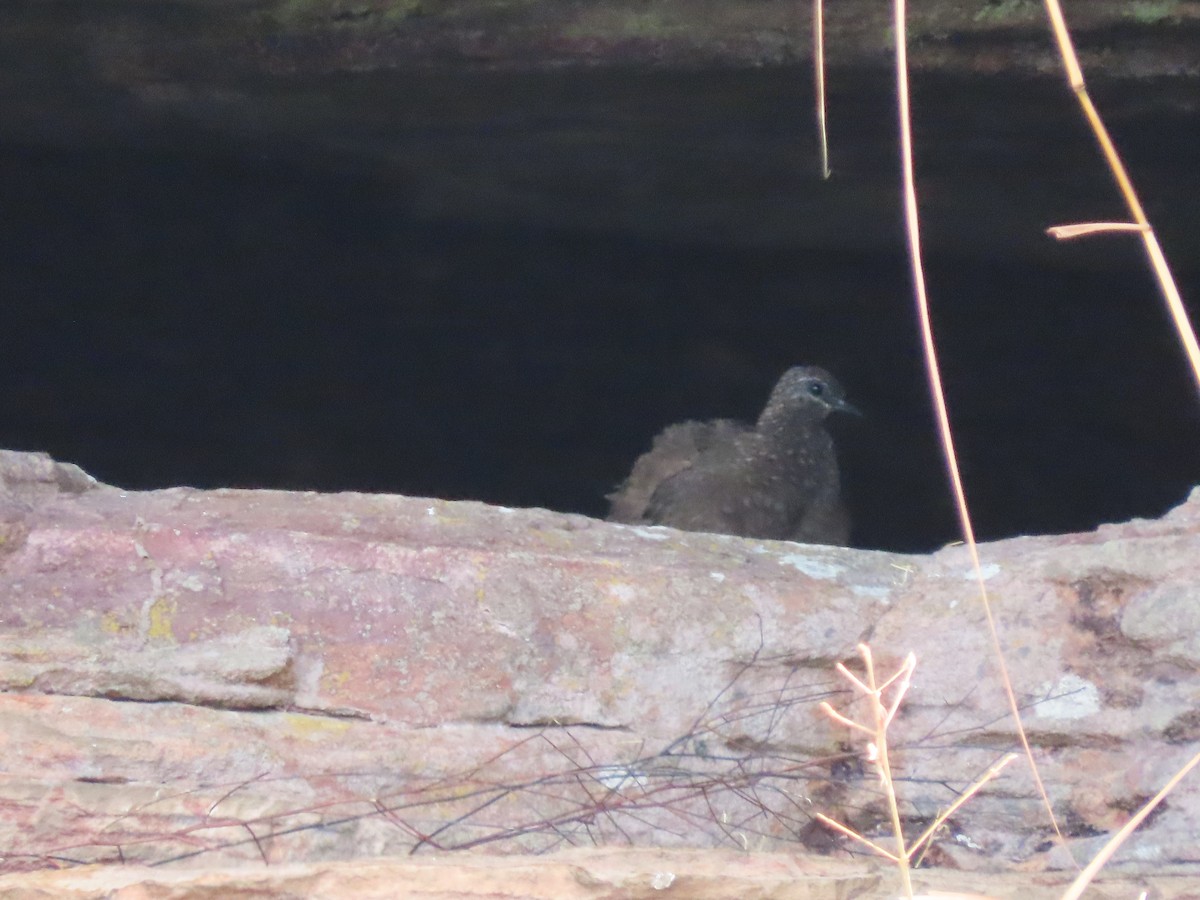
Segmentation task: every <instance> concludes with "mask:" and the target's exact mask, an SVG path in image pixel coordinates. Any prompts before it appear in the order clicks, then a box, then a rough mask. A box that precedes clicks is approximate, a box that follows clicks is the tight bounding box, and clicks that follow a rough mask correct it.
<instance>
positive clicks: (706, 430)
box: [608, 419, 747, 522]
mask: <svg viewBox="0 0 1200 900" xmlns="http://www.w3.org/2000/svg"><path fill="white" fill-rule="evenodd" d="M746 430H747V429H746V426H744V425H742V424H740V423H738V422H735V421H733V420H731V419H715V420H713V421H711V422H695V421H692V422H680V423H679V424H677V425H670V426H668V427H667V428H664V429H663V430H662V431H661V432H660V433H659V435H658V436H657V437H656V438H655V439H654V443H653V445H652V446H651V447H650V449H649V450H648V451H647V452H646V453H643V454H642V455H641V456H639V457H638V459H637V462H635V463H634V464H633V470H632V471H631V472H630V473H629V477H628V478H626V479H625V481H624V483H622V485H621V486H620V487H619V488H617V489H616V490H615V491H614V492H613V493H611V494H609V495H608V500H609V503H610V505H609V513H608V518H609V521H612V522H643V521H646V519H647V507H648V506H649V504H650V499H651V497H653V496H654V494H655V492H656V491H657V490H658V489H659V486H660V485H662V484H663V483H664V482H666V481H669V480H670V479H672V478H674V477H675V476H676V475H678V474H679V473H680V472H683V471H685V470H686V469H688V468H690V467H691V466H693V465H695V463H696V460H697V459H698V458H699V457H700V456H701V455H702V454H705V453H710V452H712V451H713V450H714V449H719V448H720V447H721V446H723V445H725V444H729V443H732V441H733V440H734V438H735V437H736V436H737V435H738V434H742V433H744V432H745V431H746Z"/></svg>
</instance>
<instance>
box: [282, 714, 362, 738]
mask: <svg viewBox="0 0 1200 900" xmlns="http://www.w3.org/2000/svg"><path fill="white" fill-rule="evenodd" d="M283 720H284V721H285V722H287V725H288V728H290V729H291V731H292V733H293V734H297V735H300V736H302V737H312V736H314V735H320V734H341V733H342V732H344V731H346V730H347V729H348V728H349V727H350V723H349V722H347V721H345V720H343V719H330V718H326V717H324V716H306V715H304V714H302V713H284V714H283Z"/></svg>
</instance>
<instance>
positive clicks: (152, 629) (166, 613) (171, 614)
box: [146, 597, 179, 641]
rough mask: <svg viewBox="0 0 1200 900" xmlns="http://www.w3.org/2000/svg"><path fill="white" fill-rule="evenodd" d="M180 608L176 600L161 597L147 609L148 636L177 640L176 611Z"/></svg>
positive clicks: (163, 639)
mask: <svg viewBox="0 0 1200 900" xmlns="http://www.w3.org/2000/svg"><path fill="white" fill-rule="evenodd" d="M178 608H179V604H177V603H176V602H175V601H174V600H169V599H167V598H166V597H159V598H158V599H157V600H155V601H154V602H153V603H151V604H150V608H149V609H148V610H146V637H148V638H151V639H152V640H162V641H174V640H175V628H174V621H175V612H176V610H177V609H178Z"/></svg>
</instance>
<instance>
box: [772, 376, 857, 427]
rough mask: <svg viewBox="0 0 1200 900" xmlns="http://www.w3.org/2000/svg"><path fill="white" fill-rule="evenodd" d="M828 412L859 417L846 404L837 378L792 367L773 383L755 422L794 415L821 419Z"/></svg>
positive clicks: (848, 404) (852, 406)
mask: <svg viewBox="0 0 1200 900" xmlns="http://www.w3.org/2000/svg"><path fill="white" fill-rule="evenodd" d="M832 412H845V413H851V414H852V415H856V416H861V415H862V413H861V412H860V411H859V410H858V408H857V407H856V406H854V405H853V404H851V403H848V402H847V401H846V395H845V392H844V391H843V390H842V386H841V385H840V384H838V382H837V379H836V378H834V377H833V376H832V375H830V374H829V373H828V372H826V371H825V370H824V369H822V368H820V367H819V366H794V367H793V368H791V369H788V370H787V371H786V372H784V373H783V375H782V377H780V379H779V381H778V382H776V384H775V389H774V390H772V391H771V396H770V398H769V399H768V400H767V405H766V407H765V408H764V409H763V413H762V416H761V417H760V418H759V422H763V421H765V420H770V419H774V418H777V417H780V416H786V417H790V416H794V415H798V414H799V415H804V416H806V417H812V418H816V419H823V418H825V417H826V416H827V415H829V414H830V413H832Z"/></svg>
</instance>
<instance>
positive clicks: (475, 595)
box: [0, 452, 1200, 897]
mask: <svg viewBox="0 0 1200 900" xmlns="http://www.w3.org/2000/svg"><path fill="white" fill-rule="evenodd" d="M983 556H984V563H985V574H986V576H987V584H988V588H989V591H990V593H991V596H992V600H993V603H994V609H995V612H996V615H997V617H998V620H999V623H1000V627H1001V629H1002V639H1003V641H1004V643H1005V646H1006V650H1007V654H1008V659H1009V662H1010V665H1011V667H1012V670H1013V675H1014V679H1015V687H1016V690H1017V692H1018V695H1019V696H1020V697H1021V699H1022V701H1023V703H1024V705H1025V707H1026V710H1027V711H1026V725H1027V728H1028V730H1029V733H1030V736H1031V739H1032V741H1033V743H1034V746H1035V751H1036V753H1037V755H1038V760H1039V763H1040V766H1041V772H1042V776H1043V779H1044V780H1045V782H1046V785H1047V788H1048V790H1049V792H1050V795H1051V799H1052V801H1053V803H1054V806H1055V810H1056V813H1057V814H1058V817H1059V820H1060V823H1061V824H1062V826H1063V828H1064V831H1065V832H1066V834H1067V835H1068V841H1067V843H1068V846H1067V847H1066V848H1063V847H1061V846H1056V845H1055V842H1054V841H1053V840H1051V837H1050V829H1049V824H1048V822H1047V821H1046V818H1045V815H1044V814H1043V813H1041V812H1040V805H1039V803H1038V801H1037V800H1036V799H1035V795H1034V790H1033V786H1032V783H1031V779H1030V778H1029V776H1028V773H1027V772H1026V771H1025V769H1024V768H1023V767H1022V766H1020V765H1013V766H1010V767H1009V769H1008V770H1007V771H1006V772H1005V774H1004V775H1003V776H1002V777H1001V778H1000V779H999V780H998V781H997V782H995V783H993V785H992V786H991V787H990V788H989V789H987V790H985V791H984V792H983V793H982V794H981V795H980V796H978V797H976V798H974V799H973V800H972V801H971V802H970V803H969V804H967V805H966V806H964V807H963V808H962V809H960V810H959V812H958V813H957V814H956V816H955V817H954V819H953V820H952V821H951V823H950V826H949V827H948V828H947V829H946V830H945V832H944V834H943V835H942V836H941V837H940V839H939V841H938V842H937V845H936V847H935V849H934V850H933V852H931V854H930V856H929V861H930V862H932V863H934V864H935V868H933V869H930V870H928V872H927V873H922V877H923V878H925V879H926V881H925V882H924V883H925V884H927V885H928V886H930V887H937V888H940V889H948V888H956V889H959V890H964V889H967V890H976V891H982V892H984V893H991V894H992V895H994V896H1017V895H1018V894H1020V895H1022V896H1026V895H1031V894H1032V895H1034V896H1043V894H1040V893H1038V891H1044V892H1045V893H1044V896H1055V895H1056V893H1057V892H1058V890H1059V888H1058V887H1057V885H1060V884H1061V883H1063V882H1064V881H1069V871H1066V870H1069V868H1070V865H1071V864H1070V861H1069V859H1068V852H1069V853H1070V854H1073V855H1074V857H1075V858H1076V859H1078V860H1081V861H1086V859H1088V858H1090V856H1091V854H1092V853H1094V852H1095V850H1096V849H1097V848H1098V847H1099V846H1101V845H1102V844H1103V842H1104V841H1105V840H1106V839H1107V835H1108V834H1110V833H1111V832H1112V831H1113V830H1114V829H1116V828H1118V827H1120V825H1121V824H1122V823H1123V822H1124V821H1126V820H1127V818H1128V816H1129V815H1130V813H1131V812H1132V811H1133V810H1135V809H1137V808H1138V806H1140V805H1141V803H1142V802H1144V800H1145V799H1147V798H1148V797H1150V796H1151V795H1152V794H1154V792H1155V791H1156V790H1157V789H1158V788H1159V787H1160V786H1161V785H1162V784H1163V783H1164V782H1165V781H1166V779H1167V778H1168V777H1169V776H1170V774H1171V773H1172V772H1174V771H1175V770H1176V769H1177V768H1178V767H1179V766H1181V765H1182V764H1183V762H1185V761H1186V760H1187V759H1188V758H1189V757H1190V756H1191V755H1192V754H1194V753H1195V752H1196V750H1197V749H1198V746H1200V740H1198V736H1200V714H1198V713H1197V712H1196V708H1197V698H1200V671H1198V667H1197V662H1198V660H1200V495H1197V494H1195V493H1194V494H1193V496H1192V497H1191V498H1190V499H1189V501H1188V502H1187V503H1185V504H1184V505H1182V506H1180V507H1179V508H1178V509H1176V510H1174V511H1173V512H1172V513H1170V514H1169V515H1167V516H1166V517H1164V518H1163V519H1161V520H1158V521H1134V522H1130V523H1125V524H1122V525H1112V526H1105V527H1103V528H1101V529H1099V530H1097V531H1096V532H1093V533H1090V534H1077V535H1064V536H1056V537H1036V538H1017V539H1013V540H1009V541H1003V542H999V543H996V544H991V545H988V546H986V547H984V548H983ZM0 595H2V596H3V598H4V602H3V606H2V607H0V688H2V689H3V692H2V693H0V744H2V746H3V754H2V756H0V759H2V762H0V853H2V854H3V855H2V856H0V869H2V870H3V871H7V872H9V873H11V874H8V875H3V876H0V895H2V896H5V897H9V896H13V897H17V896H29V897H34V896H55V897H60V896H61V897H66V896H71V897H83V896H128V897H133V896H138V897H142V896H155V897H160V896H161V897H167V896H170V897H193V896H214V895H216V894H214V893H213V892H214V891H217V893H218V894H219V895H220V896H223V897H236V896H249V893H250V892H251V891H252V890H255V891H260V892H262V891H267V892H276V893H287V892H291V893H292V894H295V895H305V896H363V897H368V896H386V895H389V894H388V893H387V891H391V894H390V895H392V896H399V895H404V894H396V893H395V892H396V890H397V884H400V885H406V886H407V887H406V888H405V890H406V891H407V895H410V896H411V895H414V894H415V893H417V892H418V891H424V893H421V894H420V895H421V896H429V897H443V896H445V897H451V896H464V897H467V896H480V895H483V894H486V892H487V890H493V891H494V890H496V889H497V887H496V886H497V885H499V884H503V885H504V890H505V891H508V892H509V894H510V895H512V896H531V897H541V896H547V897H550V896H554V897H574V896H579V897H585V896H586V897H600V896H622V897H630V896H642V895H643V894H647V895H648V894H649V893H655V894H656V895H657V894H658V893H660V892H661V891H663V890H666V891H668V892H669V891H670V890H674V891H676V895H677V896H741V897H745V896H762V897H785V896H786V897H801V896H803V897H815V896H826V895H828V896H887V895H889V894H894V893H895V885H894V883H893V880H892V879H891V877H890V875H889V873H888V872H887V870H886V869H880V868H879V867H878V866H876V865H875V864H873V863H868V862H866V861H863V860H861V859H859V860H847V859H845V858H827V857H813V856H812V855H811V854H812V853H813V852H822V853H832V854H833V856H834V857H845V856H846V848H845V846H844V845H843V844H842V843H841V842H840V841H839V840H837V839H834V838H833V837H832V836H831V835H830V834H829V832H828V831H826V830H825V829H824V828H823V827H822V826H820V825H819V824H816V823H815V822H814V821H813V819H812V813H813V812H814V811H823V812H827V813H829V814H830V815H833V816H835V817H837V818H840V819H841V820H842V821H845V822H848V823H850V824H852V825H853V826H854V827H856V828H858V829H859V830H860V831H864V832H867V833H871V834H880V833H882V832H881V829H882V827H883V818H884V816H883V807H882V805H881V803H880V798H879V796H878V792H877V790H876V785H875V783H874V781H873V779H872V778H871V776H870V775H869V773H867V772H865V771H864V770H863V768H862V766H861V764H860V763H859V762H858V753H857V750H856V748H855V747H853V746H851V745H850V744H849V743H848V741H849V738H848V736H847V735H846V734H845V733H844V731H842V730H840V729H837V728H835V727H833V726H832V725H830V724H829V723H828V722H826V721H825V720H823V719H822V718H821V717H820V716H819V715H818V714H817V712H816V705H817V703H818V702H819V701H820V700H822V699H826V698H831V699H832V700H833V701H834V702H835V703H843V704H844V703H846V702H848V698H847V697H846V696H845V695H844V694H843V693H842V685H841V684H840V683H839V682H838V681H837V679H836V678H835V677H834V676H833V675H832V673H831V666H832V663H833V662H834V661H836V660H841V659H846V660H849V659H851V658H852V657H853V655H854V647H855V645H856V644H857V643H858V642H859V641H862V640H869V641H870V642H871V645H872V646H873V648H874V650H875V653H876V656H877V658H878V659H879V660H880V662H881V665H884V666H886V665H889V664H892V663H894V662H895V661H896V660H898V659H900V658H902V657H903V655H904V654H905V653H907V652H908V651H909V650H913V651H915V652H916V654H917V657H918V668H917V673H916V679H915V683H914V686H913V689H912V691H911V692H910V699H909V701H908V703H907V704H906V706H905V711H904V714H903V716H902V718H901V720H900V721H898V722H897V724H896V726H895V732H894V734H893V738H892V739H893V742H894V744H895V747H896V755H895V759H894V765H895V767H896V769H897V771H898V773H899V774H900V775H901V776H902V777H903V779H904V780H903V782H902V784H901V787H902V793H903V800H904V802H905V813H906V817H907V820H908V821H907V824H909V825H911V826H912V827H913V828H914V829H915V828H919V827H921V826H922V825H923V824H924V823H927V822H928V821H930V820H931V818H932V817H933V816H934V815H935V814H936V812H937V811H938V810H939V809H940V808H943V807H945V806H946V805H948V804H949V803H950V802H951V801H952V800H953V799H954V797H955V796H956V793H957V792H959V791H961V790H962V789H963V788H964V787H965V786H966V785H967V784H969V783H970V782H971V781H972V780H973V779H974V778H975V777H976V776H977V775H978V774H979V773H980V772H982V771H983V770H984V769H986V768H987V767H988V766H989V765H990V764H991V763H992V762H994V761H995V760H996V759H997V758H998V757H999V756H1000V755H1002V754H1003V753H1005V752H1007V751H1008V750H1009V749H1011V748H1012V747H1013V746H1014V744H1015V740H1014V736H1013V728H1012V726H1011V724H1010V722H1009V720H1008V717H1007V715H1006V711H1005V709H1006V707H1005V704H1004V701H1003V697H1002V694H1001V691H1000V689H999V687H998V686H997V683H996V677H995V671H996V666H995V663H994V661H993V659H992V656H991V651H990V640H989V638H988V635H987V632H986V630H985V629H984V626H983V615H982V611H981V609H980V608H979V603H978V600H977V598H976V596H975V587H974V584H973V581H972V577H971V573H970V570H969V563H968V560H967V557H966V553H965V551H964V550H963V549H962V548H961V547H951V548H947V549H945V550H942V551H940V552H938V553H935V554H932V555H930V556H902V555H897V554H887V553H876V552H866V551H854V550H844V549H835V548H828V547H810V546H804V545H799V544H790V543H782V542H762V541H752V540H742V539H738V538H728V537H717V536H711V535H699V534H684V533H679V532H674V531H670V530H668V529H654V528H631V527H624V526H616V525H608V524H605V523H602V522H597V521H594V520H591V519H587V518H583V517H580V516H570V515H560V514H556V513H550V512H546V511H543V510H507V509H500V508H495V507H487V506H484V505H482V504H477V503H462V502H459V503H450V502H445V501H440V500H426V499H416V498H406V497H393V496H367V495H358V494H339V495H319V494H311V493H305V494H298V493H282V492H272V491H233V490H220V491H195V490H190V489H183V488H178V489H171V490H163V491H153V492H146V493H134V492H126V491H122V490H119V489H116V488H112V487H107V486H104V485H100V484H97V483H96V482H94V481H93V480H92V479H90V478H89V477H88V476H86V475H85V474H84V473H82V472H81V471H79V470H78V469H76V468H75V467H73V466H68V465H64V464H61V463H55V462H53V461H52V460H50V459H48V458H47V457H45V456H42V455H36V454H22V453H13V452H0ZM1197 833H1200V784H1198V783H1197V782H1196V781H1195V780H1189V781H1185V782H1184V783H1183V784H1182V785H1181V786H1180V787H1179V789H1178V790H1177V791H1176V792H1175V793H1173V794H1172V795H1171V796H1170V797H1169V798H1168V800H1167V801H1166V803H1165V804H1164V806H1163V807H1162V808H1160V810H1159V811H1158V812H1157V813H1156V814H1155V815H1154V816H1153V817H1152V819H1151V820H1150V822H1149V823H1148V824H1147V825H1145V826H1144V827H1143V829H1142V831H1141V832H1140V833H1139V834H1138V835H1137V836H1135V838H1134V839H1133V840H1132V841H1131V842H1129V843H1128V844H1127V845H1126V847H1125V848H1124V850H1123V851H1122V853H1121V855H1120V857H1119V858H1118V860H1117V861H1116V862H1114V864H1113V865H1112V866H1111V867H1110V868H1109V870H1108V871H1107V874H1106V878H1107V879H1108V880H1109V882H1110V884H1113V885H1116V884H1118V883H1119V884H1120V888H1119V891H1118V892H1119V894H1120V895H1121V896H1131V895H1132V894H1129V893H1128V892H1129V891H1130V890H1131V889H1133V888H1138V889H1140V887H1138V886H1139V885H1144V884H1147V883H1149V882H1150V880H1151V879H1152V878H1154V879H1157V880H1156V882H1155V885H1156V886H1155V890H1156V891H1158V892H1159V893H1158V894H1157V895H1158V896H1176V897H1184V896H1200V889H1197V888H1195V887H1194V885H1197V884H1200V850H1198V849H1197V842H1196V840H1195V835H1196V834H1197ZM596 848H607V849H596ZM708 848H724V849H722V850H721V852H720V853H714V852H713V851H711V850H708ZM466 850H473V851H476V852H473V853H471V854H469V855H464V854H463V853H462V852H461V851H466ZM706 850H707V852H697V851H706ZM450 851H460V852H458V853H451V852H450ZM480 851H486V852H487V854H489V855H486V856H485V855H484V854H483V853H482V852H480ZM563 851H566V852H565V853H564V852H563ZM409 854H415V855H414V856H411V857H409ZM495 854H523V855H521V856H516V855H513V856H510V857H496V856H495ZM529 854H538V855H537V856H530V855H529ZM806 854H807V855H806ZM388 856H393V857H397V856H404V857H405V858H404V859H403V860H399V859H382V857H388ZM345 861H352V862H345ZM85 864H89V865H87V867H86V868H77V867H78V866H82V865H85ZM145 865H155V866H157V868H155V869H146V868H143V866H145ZM56 868H57V869H62V871H50V870H53V869H56ZM197 868H199V869H201V870H202V871H201V872H196V871H194V870H196V869H197ZM1057 870H1064V871H1057ZM614 872H616V873H618V874H613V873H614ZM471 873H475V875H471ZM992 873H1007V874H1000V875H998V874H992ZM1039 873H1040V874H1039ZM668 875H670V876H671V877H670V879H668ZM751 876H753V877H754V878H759V877H760V876H761V877H762V878H766V879H767V882H769V884H768V883H767V882H761V878H760V882H761V883H760V882H754V887H753V888H751V887H750V884H751V882H749V881H737V879H739V878H749V877H751ZM813 877H816V880H815V881H813ZM371 878H376V879H377V880H375V881H371ZM471 878H477V879H478V880H474V881H472V880H470V879H471ZM722 878H728V879H733V881H725V882H722V881H721V879H722ZM297 879H299V880H297ZM330 879H332V880H330ZM438 879H441V880H438ZM446 879H448V881H447V880H446ZM464 879H465V880H464ZM521 879H527V880H525V881H522V880H521ZM656 879H657V880H656ZM664 879H667V881H664ZM689 879H690V880H689ZM706 879H707V880H706ZM771 879H775V880H774V881H772V880H771ZM847 879H849V880H848V881H847ZM668 882H669V883H668ZM810 882H811V884H810ZM567 884H569V885H570V888H569V890H568V888H567V887H564V885H567ZM831 884H832V885H833V886H832V887H831ZM218 885H219V886H220V887H219V889H218V887H217V886H218ZM255 885H257V887H255ZM334 885H336V887H333V886H334ZM447 885H449V886H447ZM487 885H491V887H490V888H489V887H487ZM521 885H524V887H519V886H521ZM614 885H615V886H614ZM1189 885H1192V887H1189ZM426 887H428V890H425V888H426ZM635 888H636V890H635ZM1112 889H1113V890H1117V888H1116V887H1114V888H1112ZM722 891H723V892H722ZM828 891H832V892H831V893H828V894H827V893H826V892H828ZM455 892H457V893H455ZM1189 892H1191V893H1189ZM257 895H261V893H260V894H256V896H257Z"/></svg>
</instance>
